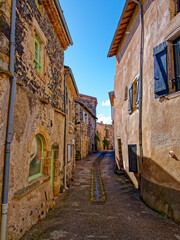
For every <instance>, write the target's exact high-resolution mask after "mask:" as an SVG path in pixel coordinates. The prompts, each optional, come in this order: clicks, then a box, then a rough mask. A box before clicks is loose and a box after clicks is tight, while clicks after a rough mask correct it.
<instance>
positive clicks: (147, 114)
mask: <svg viewBox="0 0 180 240" xmlns="http://www.w3.org/2000/svg"><path fill="white" fill-rule="evenodd" d="M141 2H142V1H141ZM173 4H174V1H170V0H169V1H163V0H156V1H143V14H144V53H143V119H142V124H143V155H144V158H143V159H144V161H143V169H142V176H143V179H145V180H144V181H142V186H141V190H142V193H141V194H142V197H143V198H144V200H145V201H146V202H147V203H148V204H149V205H150V206H151V207H154V208H155V209H157V210H160V211H162V212H164V213H165V214H167V215H168V211H169V210H167V209H170V208H171V204H172V206H175V205H173V204H174V203H173V202H171V201H172V199H173V198H172V192H173V191H174V192H175V191H176V190H177V191H180V175H179V172H180V164H179V159H180V148H179V140H180V131H179V129H180V122H179V120H178V119H179V118H180V110H179V104H180V95H179V93H178V92H177V93H172V94H169V95H168V96H167V97H164V98H157V99H155V96H154V59H153V48H154V47H155V46H157V45H158V44H160V43H161V42H163V41H165V40H167V39H168V38H169V36H170V35H173V33H174V35H176V36H178V35H177V34H178V31H177V30H178V28H179V22H180V21H179V20H180V14H178V15H177V16H174V14H173ZM126 31H127V32H130V34H129V35H125V36H124V38H123V41H122V42H121V44H120V46H119V51H118V54H117V56H116V77H115V96H116V99H115V109H114V113H115V121H114V128H115V131H114V132H115V148H116V158H118V157H119V156H118V145H117V139H118V138H121V141H122V153H123V160H124V167H125V169H126V171H127V173H128V174H129V176H130V178H131V179H132V181H133V182H134V184H135V186H138V182H139V179H138V176H137V175H134V174H133V173H129V166H128V144H131V143H132V144H137V147H138V111H139V110H135V111H134V112H133V113H132V114H131V115H128V100H124V91H125V86H126V85H129V84H130V83H132V82H133V80H134V78H135V77H136V75H137V74H138V73H139V64H137V63H138V62H139V55H140V54H139V45H140V42H139V37H140V27H139V11H138V7H137V8H136V10H135V12H134V14H133V16H132V18H131V20H130V23H129V25H128V27H127V30H126ZM175 32H176V34H175ZM135 63H136V64H135ZM169 76H170V75H168V77H169ZM169 82H170V78H169ZM169 91H170V92H172V90H171V85H170V84H169ZM170 150H171V151H174V153H175V155H176V157H177V159H173V158H170V157H169V151H170ZM137 154H138V156H139V148H138V149H137ZM146 181H149V185H148V184H147V183H146ZM151 183H152V184H151ZM154 184H155V185H154ZM147 186H148V190H147V188H146V187H147ZM154 186H156V191H154V189H155V187H154ZM168 188H169V191H170V192H171V196H170V195H169V198H168V195H167V194H166V195H167V202H166V206H165V205H161V208H160V207H159V206H160V205H158V204H156V203H157V201H159V200H158V199H159V197H158V198H157V193H158V191H159V192H161V193H162V194H161V196H163V191H165V190H164V189H168ZM150 191H151V197H150V195H148V192H150ZM153 191H154V192H153ZM166 192H167V191H166ZM148 196H149V198H148ZM161 200H162V199H161ZM158 208H159V209H158ZM172 215H173V218H174V219H176V220H178V219H180V216H179V215H177V208H174V212H173V214H170V215H169V216H171V217H172Z"/></svg>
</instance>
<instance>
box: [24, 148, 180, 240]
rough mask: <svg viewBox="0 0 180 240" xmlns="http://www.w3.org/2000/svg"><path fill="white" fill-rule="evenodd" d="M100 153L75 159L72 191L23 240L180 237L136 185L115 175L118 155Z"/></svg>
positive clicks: (157, 239) (176, 228)
mask: <svg viewBox="0 0 180 240" xmlns="http://www.w3.org/2000/svg"><path fill="white" fill-rule="evenodd" d="M102 154H103V153H102V152H99V153H94V154H91V155H89V156H87V157H86V158H85V159H83V160H80V161H77V165H76V170H77V171H76V173H75V178H74V181H73V182H72V183H71V186H70V188H69V189H68V190H67V191H66V192H65V194H64V195H62V197H58V198H57V199H56V207H55V208H54V209H53V210H52V212H50V213H49V214H48V215H47V217H46V218H44V219H43V220H42V221H39V223H38V224H37V225H35V226H34V227H33V228H32V229H31V230H30V231H29V232H28V233H26V234H25V235H24V236H23V238H22V240H30V239H31V240H37V239H38V240H47V239H48V240H50V239H52V240H53V239H66V240H70V239H71V240H73V239H74V240H76V239H77V240H81V239H82V240H86V239H94V240H96V239H109V240H112V239H120V240H128V239H130V240H136V239H138V240H141V239H146V240H153V239H154V240H161V239H164V240H167V239H168V240H173V239H174V240H178V239H180V231H179V226H178V225H177V224H175V223H173V222H172V221H170V220H168V219H167V218H165V217H163V216H160V215H159V214H157V213H156V212H154V211H152V210H151V209H149V208H148V207H147V206H146V205H145V204H144V203H143V202H142V201H141V200H140V198H139V194H138V191H137V190H136V189H135V188H134V186H133V184H132V183H131V182H130V181H129V180H128V179H127V178H126V177H125V176H124V175H117V174H115V173H114V152H113V151H107V152H105V154H104V155H102ZM100 155H101V158H99V156H100ZM98 159H100V160H99V161H98ZM97 162H98V166H97V168H96V167H95V166H96V163H97ZM93 163H94V164H93ZM99 165H100V168H99ZM96 170H97V174H95V172H96ZM100 173H101V174H100ZM96 175H97V177H96ZM100 175H101V176H100ZM103 194H104V196H103ZM93 196H94V197H93ZM96 197H97V198H96Z"/></svg>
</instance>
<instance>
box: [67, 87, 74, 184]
mask: <svg viewBox="0 0 180 240" xmlns="http://www.w3.org/2000/svg"><path fill="white" fill-rule="evenodd" d="M67 93H68V103H67V109H68V116H67V145H70V151H71V157H70V158H71V159H67V181H68V184H69V182H70V180H71V179H72V177H73V174H74V172H75V102H74V98H73V95H72V92H71V90H70V88H69V87H67ZM67 157H68V153H67Z"/></svg>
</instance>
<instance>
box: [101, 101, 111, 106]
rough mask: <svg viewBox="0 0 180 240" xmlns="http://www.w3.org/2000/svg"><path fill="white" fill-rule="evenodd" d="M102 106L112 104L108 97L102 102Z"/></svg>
mask: <svg viewBox="0 0 180 240" xmlns="http://www.w3.org/2000/svg"><path fill="white" fill-rule="evenodd" d="M102 106H103V107H104V106H110V100H109V99H108V100H107V101H106V102H104V101H103V102H102Z"/></svg>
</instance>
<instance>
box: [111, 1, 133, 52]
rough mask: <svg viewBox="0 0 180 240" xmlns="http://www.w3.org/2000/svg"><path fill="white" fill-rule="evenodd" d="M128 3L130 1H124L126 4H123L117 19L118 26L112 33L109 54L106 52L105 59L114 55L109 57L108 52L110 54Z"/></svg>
mask: <svg viewBox="0 0 180 240" xmlns="http://www.w3.org/2000/svg"><path fill="white" fill-rule="evenodd" d="M129 1H130V0H126V2H125V4H124V8H123V11H122V13H121V17H120V19H119V22H118V25H117V27H116V31H115V33H114V37H113V39H112V42H111V46H110V48H109V52H108V55H107V57H113V56H114V55H113V56H111V55H110V52H111V49H112V46H113V44H114V41H115V38H116V35H117V32H118V30H119V27H120V25H121V21H122V19H123V17H124V13H125V11H126V8H127V6H128V3H129Z"/></svg>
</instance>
